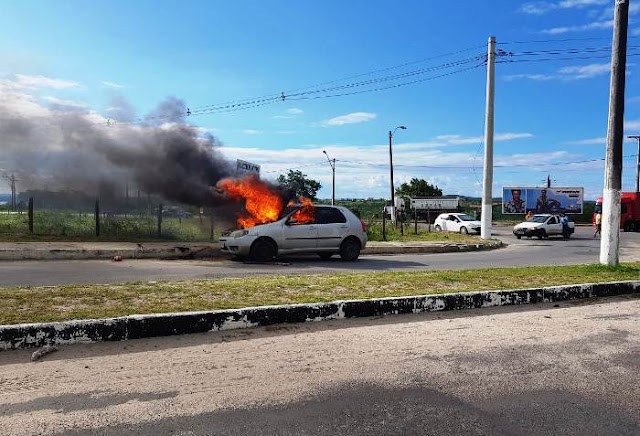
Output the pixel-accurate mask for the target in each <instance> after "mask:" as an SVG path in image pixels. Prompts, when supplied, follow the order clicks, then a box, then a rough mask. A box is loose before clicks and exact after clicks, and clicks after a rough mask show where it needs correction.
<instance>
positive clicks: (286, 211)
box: [278, 205, 300, 220]
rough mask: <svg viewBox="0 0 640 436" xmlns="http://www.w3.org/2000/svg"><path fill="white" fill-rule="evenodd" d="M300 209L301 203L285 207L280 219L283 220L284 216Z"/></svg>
mask: <svg viewBox="0 0 640 436" xmlns="http://www.w3.org/2000/svg"><path fill="white" fill-rule="evenodd" d="M298 209H300V205H295V206H287V207H285V208H284V210H283V211H282V213H281V214H280V216H279V217H278V220H281V219H282V218H284V217H286V216H289V215H291V213H292V212H294V211H296V210H298Z"/></svg>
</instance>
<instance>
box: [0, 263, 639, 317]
mask: <svg viewBox="0 0 640 436" xmlns="http://www.w3.org/2000/svg"><path fill="white" fill-rule="evenodd" d="M639 279H640V262H636V263H627V264H622V265H620V266H618V267H615V268H613V267H607V266H603V265H576V266H557V267H552V266H541V267H522V268H491V269H478V270H462V271H421V272H380V273H358V274H331V275H285V276H259V277H256V276H252V277H249V278H225V279H216V280H189V281H177V282H144V283H127V284H117V285H74V286H37V287H18V288H0V325H8V324H18V323H32V322H48V321H65V320H70V319H87V318H110V317H116V316H124V315H132V314H145V313H163V312H181V311H195V310H214V309H231V308H240V307H248V306H262V305H272V304H290V303H315V302H326V301H334V300H344V299H363V298H377V297H392V296H406V295H423V294H442V293H449V292H471V291H481V290H494V289H524V288H536V287H542V286H553V285H562V284H577V283H598V282H609V281H623V280H639Z"/></svg>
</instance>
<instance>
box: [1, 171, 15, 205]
mask: <svg viewBox="0 0 640 436" xmlns="http://www.w3.org/2000/svg"><path fill="white" fill-rule="evenodd" d="M4 177H5V179H7V180H8V181H9V186H11V210H12V211H13V212H15V211H16V209H17V208H18V204H17V201H16V182H18V179H16V176H15V175H14V174H11V175H10V176H4Z"/></svg>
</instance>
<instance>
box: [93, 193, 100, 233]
mask: <svg viewBox="0 0 640 436" xmlns="http://www.w3.org/2000/svg"><path fill="white" fill-rule="evenodd" d="M94 213H95V216H96V236H100V200H96V208H95V212H94Z"/></svg>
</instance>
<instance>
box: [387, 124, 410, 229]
mask: <svg viewBox="0 0 640 436" xmlns="http://www.w3.org/2000/svg"><path fill="white" fill-rule="evenodd" d="M398 129H402V130H406V129H407V127H406V126H398V127H396V128H395V129H393V130H389V176H390V178H391V222H392V223H393V224H395V223H396V202H395V188H394V186H393V147H392V139H393V134H394V133H396V130H398Z"/></svg>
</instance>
